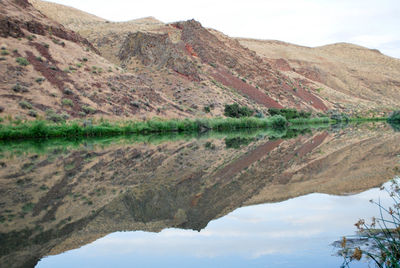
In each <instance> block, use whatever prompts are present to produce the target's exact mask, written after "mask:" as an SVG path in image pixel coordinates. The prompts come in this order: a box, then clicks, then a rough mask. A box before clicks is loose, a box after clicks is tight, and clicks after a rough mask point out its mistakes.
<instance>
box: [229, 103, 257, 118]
mask: <svg viewBox="0 0 400 268" xmlns="http://www.w3.org/2000/svg"><path fill="white" fill-rule="evenodd" d="M253 113H254V111H253V110H251V109H250V108H248V107H247V106H239V104H237V103H234V104H225V110H224V115H225V116H227V117H235V118H240V117H249V116H252V115H253Z"/></svg>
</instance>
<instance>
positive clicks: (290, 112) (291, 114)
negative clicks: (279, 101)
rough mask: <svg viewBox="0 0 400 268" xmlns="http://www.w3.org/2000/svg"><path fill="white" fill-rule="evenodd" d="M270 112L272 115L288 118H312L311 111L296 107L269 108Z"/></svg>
mask: <svg viewBox="0 0 400 268" xmlns="http://www.w3.org/2000/svg"><path fill="white" fill-rule="evenodd" d="M268 113H269V114H270V115H272V116H274V115H281V116H283V117H285V118H286V119H287V120H289V119H294V118H310V117H311V112H305V111H300V112H299V111H297V110H296V109H291V108H288V109H278V108H269V109H268Z"/></svg>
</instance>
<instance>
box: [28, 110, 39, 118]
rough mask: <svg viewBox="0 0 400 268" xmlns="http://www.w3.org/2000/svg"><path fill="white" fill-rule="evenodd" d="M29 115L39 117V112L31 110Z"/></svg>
mask: <svg viewBox="0 0 400 268" xmlns="http://www.w3.org/2000/svg"><path fill="white" fill-rule="evenodd" d="M28 115H29V116H32V117H37V112H36V111H35V110H29V112H28Z"/></svg>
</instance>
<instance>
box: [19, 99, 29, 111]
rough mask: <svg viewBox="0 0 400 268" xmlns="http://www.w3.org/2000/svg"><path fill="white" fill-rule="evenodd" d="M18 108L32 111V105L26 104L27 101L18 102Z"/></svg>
mask: <svg viewBox="0 0 400 268" xmlns="http://www.w3.org/2000/svg"><path fill="white" fill-rule="evenodd" d="M19 106H20V107H21V108H22V109H32V104H30V103H29V102H27V101H20V102H19Z"/></svg>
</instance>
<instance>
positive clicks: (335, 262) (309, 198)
mask: <svg viewBox="0 0 400 268" xmlns="http://www.w3.org/2000/svg"><path fill="white" fill-rule="evenodd" d="M378 197H379V198H380V201H381V202H382V204H383V205H384V206H385V207H387V206H388V204H390V203H391V200H390V197H389V195H388V194H386V193H385V192H383V191H379V190H378V189H371V190H368V191H366V192H363V193H360V194H357V195H353V196H331V195H326V194H310V195H306V196H301V197H297V198H294V199H289V200H287V201H284V202H279V203H274V204H262V205H255V206H249V207H243V208H239V209H237V210H235V211H233V212H231V213H229V214H228V215H226V216H224V217H222V218H219V219H216V220H213V221H211V222H210V223H209V224H208V225H207V227H206V228H205V229H203V230H201V231H200V232H197V231H192V230H181V229H174V228H171V229H164V230H163V231H161V232H159V233H148V232H142V231H137V232H116V233H112V234H109V235H107V236H105V237H103V238H100V239H98V240H97V241H95V242H93V243H91V244H88V245H85V246H83V247H81V248H79V249H75V250H71V251H67V252H65V253H63V254H60V255H56V256H49V257H47V258H45V259H42V260H41V261H40V262H39V264H38V266H37V267H36V268H51V267H58V268H64V267H65V268H67V267H96V268H101V267H111V266H112V267H114V268H118V267H193V268H196V267H231V268H234V267H256V268H257V267H279V268H289V267H298V268H303V267H307V268H310V267H340V264H341V263H342V261H343V259H342V258H338V257H336V256H335V254H334V253H335V252H336V251H337V249H335V248H334V247H333V246H332V243H333V242H334V241H337V240H340V239H341V238H342V237H343V236H344V235H346V236H347V235H353V234H354V233H355V231H356V227H355V226H354V223H355V222H357V221H358V220H359V218H360V217H361V218H364V219H366V220H367V222H370V219H371V217H372V216H374V215H378V213H379V210H378V207H377V206H376V205H373V204H371V203H370V202H369V200H370V199H372V198H373V199H375V200H377V199H378ZM361 264H362V265H361ZM351 267H355V268H357V267H366V264H365V263H360V266H356V265H351Z"/></svg>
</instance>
